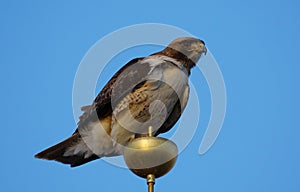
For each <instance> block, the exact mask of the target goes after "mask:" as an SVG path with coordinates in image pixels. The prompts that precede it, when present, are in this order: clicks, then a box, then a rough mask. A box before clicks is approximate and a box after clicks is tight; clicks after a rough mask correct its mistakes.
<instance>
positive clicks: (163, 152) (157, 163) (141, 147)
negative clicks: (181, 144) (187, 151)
mask: <svg viewBox="0 0 300 192" xmlns="http://www.w3.org/2000/svg"><path fill="white" fill-rule="evenodd" d="M177 154H178V149H177V146H176V144H175V143H174V142H172V141H170V140H168V139H165V138H161V137H140V138H137V139H134V140H133V141H132V142H130V143H129V144H128V146H127V147H126V149H125V151H124V159H125V162H126V164H127V166H128V168H129V169H130V170H131V171H132V172H133V173H134V174H136V175H138V176H140V177H143V178H147V175H149V174H152V175H154V176H155V178H158V177H161V176H163V175H165V174H166V173H168V172H169V171H170V170H171V169H172V168H173V166H174V164H175V162H176V160H177Z"/></svg>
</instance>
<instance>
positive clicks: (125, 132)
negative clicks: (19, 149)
mask: <svg viewBox="0 0 300 192" xmlns="http://www.w3.org/2000/svg"><path fill="white" fill-rule="evenodd" d="M202 53H206V48H205V44H204V42H203V41H202V40H199V39H196V38H190V37H189V38H179V39H176V40H174V41H173V42H171V43H170V44H169V46H168V47H166V48H165V49H164V50H162V51H160V52H157V53H154V54H152V55H150V56H148V57H145V58H137V59H133V60H131V61H130V62H129V63H127V64H126V65H125V66H124V67H122V68H121V69H120V70H119V71H118V72H117V73H115V75H114V76H113V77H112V78H111V79H110V80H109V82H108V83H107V84H106V85H105V86H104V88H103V89H102V90H101V92H100V93H99V94H98V96H97V97H96V98H95V100H94V102H93V104H92V105H90V106H84V107H82V110H83V112H84V113H83V114H82V115H81V117H80V120H79V122H78V127H77V129H76V131H75V132H74V134H73V135H72V136H71V137H69V138H68V139H66V140H64V141H62V142H60V143H58V144H56V145H54V146H52V147H50V148H48V149H46V150H44V151H42V152H40V153H38V154H36V155H35V157H36V158H41V159H47V160H56V161H59V162H61V163H64V164H70V166H71V167H75V166H79V165H82V164H84V163H87V162H89V161H92V160H95V159H98V158H101V157H104V156H115V155H122V153H123V147H124V145H127V144H128V142H130V140H132V139H133V138H136V137H139V136H142V135H143V133H144V132H147V128H148V126H149V125H157V126H158V127H156V128H157V129H155V130H154V133H153V134H154V135H158V134H160V133H164V132H167V131H169V130H170V129H171V128H172V127H173V126H174V124H175V123H176V122H177V120H178V119H179V118H180V116H181V114H182V111H183V110H184V108H185V106H186V103H187V100H188V95H189V86H188V80H187V78H188V76H189V75H190V70H191V68H192V67H194V66H195V63H196V62H197V61H198V60H199V58H200V56H201V54H202ZM184 74H185V75H184ZM153 78H154V79H153ZM174 88H175V89H178V90H174ZM155 100H160V101H161V102H162V103H164V105H165V108H166V109H165V111H164V113H165V114H160V113H162V112H163V110H162V109H161V108H160V106H159V105H157V106H156V107H155V110H156V113H154V114H152V115H151V114H150V111H149V109H150V108H149V107H150V104H152V102H153V101H155ZM153 115H154V116H156V117H158V119H157V120H156V119H154V118H153V119H151V118H152V116H153ZM163 115H165V119H163V122H162V123H161V124H159V123H158V121H159V120H161V119H159V117H161V116H163ZM131 117H133V118H134V119H133V120H130V118H131ZM122 121H123V124H122V123H121V122H122ZM156 121H157V122H156ZM141 123H142V124H141Z"/></svg>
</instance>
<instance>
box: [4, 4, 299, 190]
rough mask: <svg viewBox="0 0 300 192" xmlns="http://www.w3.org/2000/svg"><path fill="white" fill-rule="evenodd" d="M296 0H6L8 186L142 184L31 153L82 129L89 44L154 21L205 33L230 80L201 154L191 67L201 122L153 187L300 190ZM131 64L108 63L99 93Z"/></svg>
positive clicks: (116, 172) (94, 166) (126, 175)
mask: <svg viewBox="0 0 300 192" xmlns="http://www.w3.org/2000/svg"><path fill="white" fill-rule="evenodd" d="M299 8H300V4H299V2H298V1H296V0H286V1H282V0H281V1H279V0H272V1H260V0H253V1H237V0H236V1H232V0H227V1H196V0H194V1H183V2H173V1H169V2H168V1H166V2H164V1H147V2H142V1H136V2H134V1H132V2H129V1H126V2H125V1H124V2H113V1H109V2H100V1H85V2H84V1H76V2H74V1H64V2H62V1H48V2H43V1H14V0H12V1H7V2H4V1H1V3H0V15H1V16H0V21H1V30H0V42H1V43H0V48H1V54H0V55H1V56H0V63H1V68H2V69H1V70H0V74H1V75H0V85H1V88H2V92H1V106H2V110H1V122H2V123H1V130H2V134H1V135H2V138H1V139H0V146H1V149H2V150H1V152H2V154H1V160H0V161H1V163H0V169H1V171H0V183H1V188H2V190H3V191H7V192H10V191H31V192H32V191H45V192H46V191H51V192H53V191H73V192H76V191H82V190H87V191H92V190H93V191H95V190H97V191H120V190H122V191H124V190H125V191H142V190H145V191H146V185H145V182H144V181H143V180H142V179H139V178H137V177H136V176H134V175H133V174H132V173H130V172H129V171H128V170H126V169H122V168H117V167H114V166H112V165H110V164H108V163H106V162H104V161H102V160H98V161H95V162H92V163H89V164H87V165H84V166H82V167H79V168H75V169H71V168H69V167H68V166H66V165H62V164H59V163H55V162H46V161H42V160H37V159H34V158H33V155H34V154H35V153H36V152H38V151H40V150H42V149H44V148H45V147H48V146H50V145H52V144H54V143H56V142H58V141H60V140H62V139H64V138H66V137H67V136H69V135H70V134H71V133H72V132H73V130H74V129H75V127H76V121H74V118H73V109H72V88H73V81H74V77H75V73H76V70H77V68H78V66H79V63H80V61H81V60H82V58H83V56H84V55H85V53H86V52H87V51H88V50H89V48H90V47H91V46H92V45H93V44H94V43H95V42H96V41H98V40H99V39H100V38H102V37H104V36H105V35H107V34H109V33H110V32H113V31H115V30H117V29H119V28H121V27H125V26H128V25H133V24H139V23H147V22H151V23H152V22H155V23H164V24H169V25H174V26H178V27H180V28H182V29H185V30H186V31H188V32H190V33H192V34H194V35H196V36H198V37H200V38H202V39H204V40H205V42H206V45H207V47H208V48H209V50H210V51H211V52H212V53H213V54H214V56H215V58H216V60H217V61H218V64H219V67H220V69H221V71H222V73H223V76H224V80H225V83H226V88H227V113H226V119H225V122H224V126H223V129H222V131H221V133H220V135H219V137H218V139H217V141H216V143H215V144H214V146H213V147H212V148H211V149H210V150H209V151H208V153H206V154H204V155H199V154H198V148H199V144H200V141H201V139H202V137H203V134H204V131H205V130H204V128H205V125H206V124H207V121H208V118H209V112H210V109H209V103H210V100H209V95H208V93H207V86H206V85H205V82H203V81H204V79H203V77H201V74H200V73H197V72H195V73H193V74H192V77H191V81H197V80H202V82H200V81H199V82H200V83H199V90H200V91H199V93H203V95H202V96H201V107H202V108H201V117H200V119H201V120H200V123H199V128H198V129H197V132H196V134H195V136H194V138H193V140H192V141H191V143H190V144H189V145H188V147H187V148H186V149H185V150H184V151H183V152H182V153H181V154H180V156H179V158H178V161H177V164H176V166H175V168H174V169H173V170H172V171H171V172H170V173H169V174H168V175H167V176H165V177H164V178H162V179H158V180H157V185H156V186H155V187H156V190H157V191H168V190H172V191H183V190H189V191H272V192H274V191H299V190H300V187H299V183H298V180H299V178H300V165H299V162H300V150H299V146H300V140H299V133H300V131H299V127H300V126H299V122H298V119H299V107H300V105H299V104H300V103H299V97H300V94H299V82H300V79H299V75H298V73H299V69H300V67H299V59H298V55H299V53H298V52H299V50H300V38H299V34H300V21H299V18H300V15H299ZM134 50H137V49H134ZM153 51H157V50H156V47H150V48H149V49H148V50H147V49H142V50H141V51H138V50H137V52H136V53H135V52H134V51H128V55H127V54H126V52H124V53H123V54H122V58H121V59H123V61H124V62H126V61H128V60H130V59H132V58H134V57H138V56H144V55H148V54H150V53H152V52H153ZM99 54H101V53H99ZM121 59H120V60H121ZM116 61H119V60H116ZM123 64H124V63H118V62H115V63H114V64H113V65H114V66H113V67H111V68H108V69H107V70H106V72H105V73H104V74H105V76H101V77H100V80H103V81H104V82H99V84H98V86H99V89H101V86H103V84H104V83H105V82H106V81H107V80H108V79H109V78H110V77H111V75H112V74H113V73H115V72H116V70H117V69H118V68H120V67H121V66H122V65H123ZM196 84H197V83H195V82H194V85H196ZM98 91H99V90H98ZM164 136H165V137H168V134H167V135H164Z"/></svg>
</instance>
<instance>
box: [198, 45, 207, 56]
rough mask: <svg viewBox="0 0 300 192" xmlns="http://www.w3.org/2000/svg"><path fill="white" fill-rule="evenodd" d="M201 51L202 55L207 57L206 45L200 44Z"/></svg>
mask: <svg viewBox="0 0 300 192" xmlns="http://www.w3.org/2000/svg"><path fill="white" fill-rule="evenodd" d="M199 51H200V52H201V53H204V55H206V53H207V49H206V47H205V45H204V44H203V43H200V46H199Z"/></svg>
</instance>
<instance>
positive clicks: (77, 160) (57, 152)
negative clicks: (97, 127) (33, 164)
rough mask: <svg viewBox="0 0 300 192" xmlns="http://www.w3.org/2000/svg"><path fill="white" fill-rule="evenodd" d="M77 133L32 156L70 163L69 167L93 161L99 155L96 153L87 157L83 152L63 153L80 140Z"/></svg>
mask: <svg viewBox="0 0 300 192" xmlns="http://www.w3.org/2000/svg"><path fill="white" fill-rule="evenodd" d="M80 139H81V138H80V135H79V133H75V134H73V135H72V136H71V137H69V138H68V139H66V140H64V141H62V142H60V143H58V144H56V145H54V146H52V147H49V148H48V149H45V150H44V151H42V152H40V153H38V154H36V155H35V156H34V157H35V158H39V159H46V160H55V161H58V162H61V163H64V164H70V166H71V167H76V166H79V165H82V164H85V163H87V162H89V161H93V160H95V159H98V158H99V156H97V155H96V154H92V155H91V156H89V157H85V155H84V154H72V155H67V156H66V155H65V152H66V151H67V149H68V148H69V147H72V146H74V145H76V144H78V142H79V141H80Z"/></svg>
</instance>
